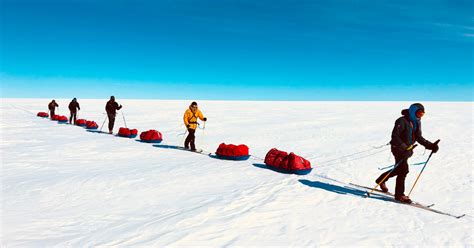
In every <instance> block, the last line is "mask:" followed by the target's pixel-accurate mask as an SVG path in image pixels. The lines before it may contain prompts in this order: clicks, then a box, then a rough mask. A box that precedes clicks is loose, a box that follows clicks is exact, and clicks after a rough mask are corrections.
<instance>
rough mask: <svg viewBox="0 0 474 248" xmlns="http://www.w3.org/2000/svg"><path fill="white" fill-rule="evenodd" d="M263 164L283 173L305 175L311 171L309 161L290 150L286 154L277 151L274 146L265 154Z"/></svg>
mask: <svg viewBox="0 0 474 248" xmlns="http://www.w3.org/2000/svg"><path fill="white" fill-rule="evenodd" d="M265 164H266V165H267V166H268V167H269V168H270V169H273V170H275V171H279V172H284V173H294V174H298V175H305V174H308V173H310V172H311V170H312V168H311V163H310V162H309V161H308V160H306V159H304V158H302V157H300V156H298V155H296V154H294V153H292V152H290V154H288V153H287V152H284V151H279V150H277V149H276V148H273V149H271V150H270V151H268V153H267V155H266V156H265Z"/></svg>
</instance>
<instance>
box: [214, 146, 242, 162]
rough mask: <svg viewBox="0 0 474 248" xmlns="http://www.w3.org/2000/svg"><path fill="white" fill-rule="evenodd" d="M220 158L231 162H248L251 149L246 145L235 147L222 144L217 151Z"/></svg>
mask: <svg viewBox="0 0 474 248" xmlns="http://www.w3.org/2000/svg"><path fill="white" fill-rule="evenodd" d="M216 155H217V157H218V158H222V159H230V160H247V159H248V158H249V157H250V156H249V147H248V146H246V145H238V146H236V145H233V144H228V145H226V144H225V143H222V144H220V145H219V147H218V148H217V151H216Z"/></svg>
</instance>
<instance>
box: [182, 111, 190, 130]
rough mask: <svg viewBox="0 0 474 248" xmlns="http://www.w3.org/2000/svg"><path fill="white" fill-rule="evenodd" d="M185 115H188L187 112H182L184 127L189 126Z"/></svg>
mask: <svg viewBox="0 0 474 248" xmlns="http://www.w3.org/2000/svg"><path fill="white" fill-rule="evenodd" d="M187 113H188V111H186V112H184V116H183V121H184V125H185V126H186V127H188V126H189V120H188V116H187Z"/></svg>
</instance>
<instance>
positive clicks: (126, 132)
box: [118, 127, 138, 138]
mask: <svg viewBox="0 0 474 248" xmlns="http://www.w3.org/2000/svg"><path fill="white" fill-rule="evenodd" d="M137 134H138V130H137V129H129V128H126V127H121V128H119V132H118V136H120V137H125V138H135V137H137Z"/></svg>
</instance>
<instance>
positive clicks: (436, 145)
mask: <svg viewBox="0 0 474 248" xmlns="http://www.w3.org/2000/svg"><path fill="white" fill-rule="evenodd" d="M430 150H432V151H433V153H437V152H438V150H439V146H438V144H436V143H434V144H433V145H432V146H431V147H430Z"/></svg>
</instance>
